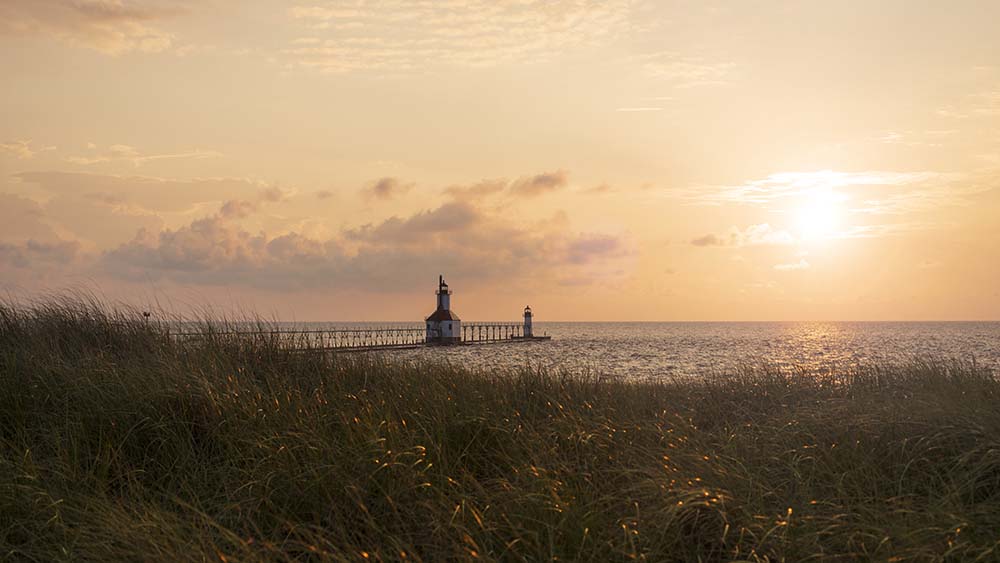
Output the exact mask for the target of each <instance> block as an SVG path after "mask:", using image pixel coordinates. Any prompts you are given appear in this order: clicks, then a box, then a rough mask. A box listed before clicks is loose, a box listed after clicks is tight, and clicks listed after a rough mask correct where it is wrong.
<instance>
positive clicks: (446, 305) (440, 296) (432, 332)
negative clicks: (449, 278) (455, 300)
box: [426, 276, 462, 344]
mask: <svg viewBox="0 0 1000 563" xmlns="http://www.w3.org/2000/svg"><path fill="white" fill-rule="evenodd" d="M436 295H437V310H435V311H434V312H433V313H431V316H429V317H427V319H426V323H427V342H428V343H429V344H459V343H461V341H462V336H461V335H462V319H460V318H458V315H456V314H455V313H454V312H453V311H452V310H451V290H450V289H448V284H446V283H444V276H438V290H437V292H436Z"/></svg>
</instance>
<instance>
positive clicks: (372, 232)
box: [345, 202, 482, 244]
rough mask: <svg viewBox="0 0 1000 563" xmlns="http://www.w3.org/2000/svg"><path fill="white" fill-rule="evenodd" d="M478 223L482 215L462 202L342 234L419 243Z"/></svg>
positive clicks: (389, 241) (370, 239)
mask: <svg viewBox="0 0 1000 563" xmlns="http://www.w3.org/2000/svg"><path fill="white" fill-rule="evenodd" d="M480 221H482V215H481V214H480V212H479V211H478V210H477V209H476V208H475V207H473V206H472V205H470V204H468V203H465V202H453V203H446V204H444V205H442V206H441V207H438V208H437V209H434V210H431V211H422V212H419V213H417V214H415V215H413V216H411V217H409V218H406V219H400V218H399V217H392V218H389V219H387V220H386V221H384V222H382V223H380V224H378V225H365V226H364V227H361V228H358V229H351V230H349V231H347V232H346V233H345V235H346V236H347V238H349V239H351V240H363V241H369V242H379V243H401V244H407V243H411V244H422V243H423V239H422V237H426V236H428V235H436V234H439V233H455V232H458V231H463V230H467V229H469V228H471V227H472V226H474V225H475V224H477V223H479V222H480Z"/></svg>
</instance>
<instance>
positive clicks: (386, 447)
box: [0, 300, 1000, 561]
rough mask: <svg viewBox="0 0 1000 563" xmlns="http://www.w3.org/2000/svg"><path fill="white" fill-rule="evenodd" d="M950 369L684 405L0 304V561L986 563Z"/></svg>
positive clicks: (978, 458)
mask: <svg viewBox="0 0 1000 563" xmlns="http://www.w3.org/2000/svg"><path fill="white" fill-rule="evenodd" d="M998 542H1000V384H998V383H997V381H995V380H994V379H993V378H992V377H991V376H990V374H988V373H986V372H985V371H983V370H981V369H979V368H977V367H976V366H975V365H973V364H970V363H943V362H942V363H936V362H923V363H913V364H910V365H903V366H871V367H866V368H861V369H855V370H850V371H844V372H841V373H838V374H836V375H835V376H823V377H820V376H815V375H811V374H808V373H792V372H788V371H780V370H777V369H773V368H767V367H755V368H747V369H744V370H741V371H740V372H739V373H733V374H728V375H727V376H725V377H722V376H718V377H706V378H705V379H704V380H700V381H685V382H663V383H648V382H643V383H626V382H619V381H598V380H595V379H588V380H581V379H580V378H573V377H568V376H565V375H561V374H559V373H547V372H544V371H537V370H530V369H525V370H521V371H511V372H506V373H473V372H469V371H466V370H463V369H461V368H459V367H455V366H448V365H435V364H417V365H401V364H395V363H391V362H390V361H387V360H383V359H379V358H377V357H365V356H361V355H344V356H340V357H329V356H323V355H320V354H297V353H291V352H288V351H285V350H282V349H281V348H280V346H278V345H277V343H276V342H274V341H268V340H263V341H254V342H250V341H233V340H227V339H226V338H225V337H223V336H221V335H218V336H215V337H210V338H207V339H205V340H204V341H201V342H199V343H191V344H188V345H185V346H181V345H178V344H176V343H172V342H171V341H170V340H169V339H168V338H165V337H164V336H163V335H162V334H159V333H158V332H157V331H156V330H153V329H150V328H147V327H146V326H145V325H144V324H143V322H142V320H141V317H138V315H136V314H135V312H133V311H127V310H111V309H107V308H103V307H102V306H100V305H98V304H93V303H87V302H86V301H81V300H65V301H59V300H54V301H50V302H47V303H43V304H37V305H31V306H13V305H6V306H0V559H2V558H10V559H13V560H29V561H31V560H34V561H59V560H162V561H178V560H210V561H256V560H285V559H294V560H321V559H334V560H352V561H363V560H366V559H367V560H406V561H442V560H471V559H486V560H511V561H520V560H528V561H539V560H549V559H559V560H563V561H574V560H575V561H617V560H628V559H645V560H649V561H699V560H701V561H722V560H750V561H806V560H810V559H818V560H835V559H849V560H879V561H903V560H907V561H908V560H913V561H935V560H956V561H958V560H962V561H967V560H977V559H978V560H998V559H1000V551H998V545H1000V544H998Z"/></svg>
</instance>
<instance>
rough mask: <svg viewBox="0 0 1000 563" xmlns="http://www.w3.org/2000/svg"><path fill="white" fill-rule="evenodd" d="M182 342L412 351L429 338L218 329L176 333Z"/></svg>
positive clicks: (396, 331) (372, 331)
mask: <svg viewBox="0 0 1000 563" xmlns="http://www.w3.org/2000/svg"><path fill="white" fill-rule="evenodd" d="M171 336H173V337H175V338H177V339H179V340H198V339H205V338H209V337H217V338H233V339H249V340H254V339H257V340H265V339H271V340H272V341H277V343H279V344H280V345H281V346H285V347H288V348H295V349H303V350H307V349H308V350H351V349H356V350H369V349H389V348H412V347H415V346H422V345H423V344H424V341H425V339H426V333H425V331H424V329H423V328H409V327H407V328H398V327H392V328H347V329H328V330H218V331H212V332H201V331H198V332H193V331H188V332H172V333H171Z"/></svg>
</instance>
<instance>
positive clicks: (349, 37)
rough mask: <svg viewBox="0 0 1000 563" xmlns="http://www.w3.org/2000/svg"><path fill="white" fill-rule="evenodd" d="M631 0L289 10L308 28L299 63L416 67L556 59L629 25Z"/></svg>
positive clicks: (483, 0)
mask: <svg viewBox="0 0 1000 563" xmlns="http://www.w3.org/2000/svg"><path fill="white" fill-rule="evenodd" d="M631 14H632V2H630V1H629V0H608V1H599V0H552V1H544V2H542V1H537V0H527V1H526V0H464V1H462V2H411V1H408V0H387V1H384V2H371V3H368V2H366V3H353V2H352V3H343V2H332V1H331V2H312V3H308V4H301V5H298V6H294V7H292V8H291V9H290V10H289V16H290V17H291V18H292V20H293V21H295V22H297V23H298V24H299V25H301V26H302V28H303V30H304V32H305V33H308V36H304V37H299V38H297V39H295V40H293V41H291V42H290V45H289V46H288V47H287V48H286V49H285V50H284V51H283V53H282V54H283V55H284V56H285V57H286V58H287V59H288V60H289V61H290V63H291V64H293V65H295V66H299V67H301V68H308V69H314V70H318V71H321V72H332V73H343V72H356V71H368V70H377V71H383V72H394V73H398V72H412V71H417V70H421V69H426V68H428V67H434V66H459V67H491V66H496V65H500V64H505V63H531V62H537V61H543V60H548V59H551V58H552V57H554V56H555V55H558V54H561V53H563V52H566V51H567V50H570V49H575V48H583V47H592V46H599V45H604V44H606V43H608V42H610V41H611V40H613V39H614V38H616V37H618V36H623V35H624V34H626V33H628V31H629V28H630V17H631Z"/></svg>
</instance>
